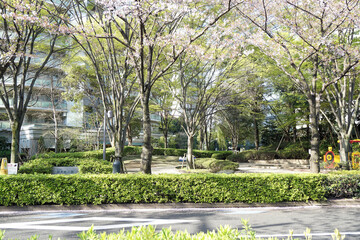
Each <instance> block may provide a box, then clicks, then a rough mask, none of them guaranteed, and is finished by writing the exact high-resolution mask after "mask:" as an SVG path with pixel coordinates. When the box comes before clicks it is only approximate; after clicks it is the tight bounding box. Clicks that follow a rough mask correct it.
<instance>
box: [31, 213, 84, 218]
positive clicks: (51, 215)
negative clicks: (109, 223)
mask: <svg viewBox="0 0 360 240" xmlns="http://www.w3.org/2000/svg"><path fill="white" fill-rule="evenodd" d="M83 215H86V214H82V213H67V212H56V213H45V214H41V215H36V216H33V217H31V218H65V217H77V216H83Z"/></svg>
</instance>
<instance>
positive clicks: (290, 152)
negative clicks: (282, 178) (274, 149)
mask: <svg viewBox="0 0 360 240" xmlns="http://www.w3.org/2000/svg"><path fill="white" fill-rule="evenodd" d="M278 155H279V158H282V159H309V158H310V155H309V152H308V149H304V148H303V147H302V146H300V145H298V144H292V145H289V146H287V147H286V148H284V149H283V150H280V151H279V152H278Z"/></svg>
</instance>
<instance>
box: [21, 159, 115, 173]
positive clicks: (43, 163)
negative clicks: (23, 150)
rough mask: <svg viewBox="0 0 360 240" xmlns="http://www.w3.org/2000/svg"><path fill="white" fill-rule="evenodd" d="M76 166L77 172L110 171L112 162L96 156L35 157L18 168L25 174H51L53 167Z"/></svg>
mask: <svg viewBox="0 0 360 240" xmlns="http://www.w3.org/2000/svg"><path fill="white" fill-rule="evenodd" d="M56 166H61V167H71V166H77V167H78V168H79V173H83V174H85V173H111V172H112V163H111V162H109V161H104V160H99V159H97V158H84V159H82V158H69V157H64V158H37V159H34V160H31V161H28V162H26V163H24V164H23V165H22V166H21V167H20V168H19V173H26V174H36V173H42V174H51V173H52V169H53V167H56Z"/></svg>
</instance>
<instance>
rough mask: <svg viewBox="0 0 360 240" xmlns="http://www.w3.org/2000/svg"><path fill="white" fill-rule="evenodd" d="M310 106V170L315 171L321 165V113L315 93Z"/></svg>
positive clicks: (317, 170) (310, 100)
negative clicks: (319, 112)
mask: <svg viewBox="0 0 360 240" xmlns="http://www.w3.org/2000/svg"><path fill="white" fill-rule="evenodd" d="M308 99H309V100H308V102H309V108H310V116H309V120H310V124H309V125H310V133H311V140H310V144H311V150H310V154H311V156H310V171H311V172H313V173H319V172H320V166H319V144H320V136H319V114H318V110H317V107H318V106H317V102H316V97H315V95H311V96H310V97H309V98H308Z"/></svg>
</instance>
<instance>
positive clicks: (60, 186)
mask: <svg viewBox="0 0 360 240" xmlns="http://www.w3.org/2000/svg"><path fill="white" fill-rule="evenodd" d="M326 183H327V181H326V175H323V174H239V175H235V174H184V175H177V174H174V175H166V174H161V175H144V174H130V175H123V174H108V175H81V174H74V175H43V174H40V175H24V174H18V175H2V176H0V196H1V198H0V205H2V206H11V205H18V206H23V205H43V204H65V205H70V204H71V205H78V204H103V203H165V202H194V203H216V202H224V203H230V202H245V203H253V202H258V203H275V202H284V201H309V200H324V199H325V196H326V187H325V184H326Z"/></svg>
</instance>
